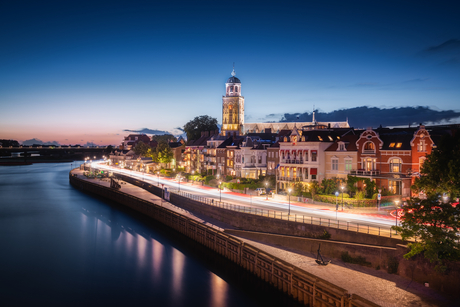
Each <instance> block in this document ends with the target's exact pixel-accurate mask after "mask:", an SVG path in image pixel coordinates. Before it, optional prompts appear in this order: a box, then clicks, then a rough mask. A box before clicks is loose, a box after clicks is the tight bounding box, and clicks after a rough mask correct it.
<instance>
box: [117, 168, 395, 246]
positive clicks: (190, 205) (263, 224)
mask: <svg viewBox="0 0 460 307" xmlns="http://www.w3.org/2000/svg"><path fill="white" fill-rule="evenodd" d="M117 177H119V178H121V179H122V180H124V181H126V182H129V183H131V184H134V185H136V186H139V187H141V188H143V189H145V190H147V191H149V192H151V193H153V194H155V195H157V196H160V197H161V195H162V189H161V188H160V187H158V186H155V185H153V184H149V183H145V182H143V181H140V180H137V179H134V178H131V177H128V176H124V175H117ZM170 201H171V203H173V204H174V205H176V206H178V207H181V208H184V209H186V210H189V211H192V212H197V213H200V214H204V215H206V216H209V217H211V218H214V219H216V220H219V221H222V222H225V223H227V224H229V225H232V226H233V227H236V228H239V229H243V230H249V231H258V232H266V233H272V234H280V235H288V236H300V237H309V238H320V237H322V236H323V235H324V231H327V232H328V233H329V234H330V239H331V240H334V241H344V242H350V243H359V244H368V245H378V246H388V247H396V245H397V244H402V243H403V242H402V241H401V240H399V239H395V238H389V237H384V236H377V235H372V234H366V233H362V232H355V231H349V230H345V229H337V228H334V227H327V226H320V225H313V224H310V223H309V220H308V219H306V220H305V223H301V222H294V221H287V220H281V219H274V218H270V217H267V216H262V215H255V214H249V213H244V212H237V211H234V210H229V209H224V208H220V207H217V206H211V205H207V204H204V203H202V202H199V201H196V200H193V199H190V198H187V197H184V196H181V195H178V194H173V193H171V198H170Z"/></svg>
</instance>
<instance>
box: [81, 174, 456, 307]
mask: <svg viewBox="0 0 460 307" xmlns="http://www.w3.org/2000/svg"><path fill="white" fill-rule="evenodd" d="M72 173H73V174H76V175H77V176H78V177H79V178H82V179H85V180H88V181H90V182H93V183H96V184H100V185H103V186H106V187H109V186H110V181H108V180H104V179H103V180H100V179H87V178H86V177H85V176H83V172H82V171H80V170H73V171H72ZM120 191H121V192H123V193H127V194H131V195H133V196H136V197H138V198H141V199H145V200H147V201H151V202H153V203H155V204H157V205H161V206H164V207H167V208H168V209H170V210H174V211H176V212H178V213H181V214H184V215H186V216H188V217H193V218H194V219H200V220H201V222H202V223H203V224H206V225H208V226H211V227H214V228H216V229H219V230H224V229H226V228H233V227H231V226H229V225H227V224H225V223H224V222H222V221H217V220H214V219H210V218H208V217H206V216H202V215H200V216H197V215H195V214H194V213H192V212H189V211H186V210H184V209H182V208H180V207H177V206H175V205H173V204H170V203H169V202H166V201H164V200H162V199H161V198H159V197H157V196H156V195H153V194H151V193H149V192H147V191H146V190H143V189H141V188H139V187H137V186H134V185H131V184H129V183H123V184H121V189H120ZM239 239H240V240H242V241H244V242H246V243H248V244H250V245H253V246H254V247H256V248H259V249H261V250H263V251H265V252H267V253H269V254H271V255H273V256H275V257H278V258H280V259H282V260H284V261H286V262H288V263H291V264H292V265H294V266H296V267H298V268H300V269H303V270H305V271H307V272H309V273H311V274H313V275H316V276H318V277H319V278H322V279H324V280H326V281H328V282H331V283H333V284H335V285H337V286H339V287H341V288H344V289H346V290H347V291H348V292H349V293H350V294H352V293H354V294H357V295H360V296H362V297H364V298H366V299H368V300H370V301H372V302H374V303H376V304H378V305H380V306H398V307H399V306H401V307H403V306H427V307H428V306H458V304H455V302H451V301H449V299H448V298H447V297H445V296H443V295H441V294H440V293H438V292H436V291H435V290H433V289H431V288H426V287H424V286H423V285H421V284H418V283H416V282H412V281H411V280H408V279H405V278H403V277H401V276H398V275H392V274H388V273H387V272H386V271H385V270H383V269H382V270H376V269H374V268H368V267H363V266H359V265H355V264H349V263H345V262H342V261H340V260H333V261H332V263H330V264H329V265H327V266H320V265H318V264H316V262H315V259H316V255H315V254H313V253H308V252H303V253H299V252H294V251H291V250H288V249H286V248H283V247H281V246H274V245H268V244H262V243H259V242H256V241H252V240H248V239H245V238H240V237H239Z"/></svg>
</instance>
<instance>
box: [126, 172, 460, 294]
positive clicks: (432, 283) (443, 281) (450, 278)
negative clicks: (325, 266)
mask: <svg viewBox="0 0 460 307" xmlns="http://www.w3.org/2000/svg"><path fill="white" fill-rule="evenodd" d="M117 177H119V178H121V179H122V180H124V181H126V182H129V183H131V184H133V185H137V186H139V187H142V188H144V189H145V190H147V191H149V192H151V193H153V194H155V195H157V196H160V197H161V196H162V193H163V190H162V189H161V188H160V187H158V186H155V185H152V184H148V183H145V182H143V181H140V180H137V179H134V178H131V177H128V176H124V175H117ZM170 201H171V203H173V204H174V205H176V206H178V207H181V208H183V209H185V210H188V211H191V212H197V213H200V214H203V215H206V216H209V217H211V218H214V219H216V220H220V221H222V222H225V223H227V224H230V225H232V226H233V227H236V228H239V229H240V230H245V231H246V232H245V233H246V234H245V235H243V233H244V232H243V231H240V232H239V233H238V234H237V233H236V232H234V234H235V235H238V236H241V237H245V238H247V239H251V238H253V239H256V237H257V240H260V241H261V242H263V240H265V241H264V242H266V243H274V242H276V241H277V240H283V241H282V242H283V244H282V246H286V244H287V242H290V246H289V247H291V248H293V249H296V250H300V251H308V252H311V251H312V250H313V251H315V250H316V249H317V245H316V244H319V241H309V242H308V245H306V246H305V245H304V244H307V241H303V240H301V239H303V238H318V237H321V235H322V234H323V233H324V231H325V230H326V231H327V232H328V233H329V234H330V235H331V237H330V238H329V240H327V241H326V242H328V243H324V244H323V243H322V244H321V253H322V254H323V255H324V256H326V257H330V258H336V259H340V258H341V257H340V256H341V255H340V254H341V252H346V251H348V252H349V255H350V256H351V257H354V258H357V257H363V258H365V259H366V261H367V262H369V263H371V265H372V267H374V268H376V267H377V266H380V268H381V269H389V263H390V262H392V265H393V266H395V265H396V267H393V269H395V270H396V272H395V273H396V274H398V275H400V276H403V277H405V278H408V279H412V280H414V281H416V282H419V283H422V284H425V283H426V284H428V286H429V287H432V288H434V289H437V290H439V291H441V292H444V293H448V294H449V295H454V296H456V297H457V296H458V297H459V299H460V286H459V283H458V281H459V280H460V263H448V264H447V265H448V268H447V270H446V272H444V273H442V272H438V271H437V270H436V269H435V264H432V263H429V261H428V260H426V259H425V258H424V257H423V256H422V255H419V256H417V257H415V258H413V259H405V258H404V257H403V255H404V254H406V253H407V252H408V247H407V246H406V245H404V244H403V242H402V241H401V240H399V239H395V238H388V237H382V236H376V235H371V234H365V233H358V232H354V231H347V230H344V229H336V228H333V227H327V226H319V225H311V224H308V223H299V222H293V221H287V220H279V219H274V218H269V217H266V216H258V215H254V214H248V213H243V212H237V211H233V210H228V209H224V208H219V207H216V206H211V205H207V204H204V203H202V202H199V201H196V200H193V199H190V198H186V197H183V196H180V195H177V194H174V193H171V197H170ZM226 231H227V232H229V233H230V232H232V231H231V230H226ZM249 232H260V233H259V234H257V235H256V234H251V236H252V237H249ZM276 235H280V237H278V238H277V237H276ZM283 236H297V237H303V238H299V239H296V238H291V239H289V240H285V239H286V237H283ZM262 237H264V238H262ZM281 238H282V239H281ZM333 241H341V242H333ZM346 243H356V244H349V245H347V244H346ZM275 244H276V243H275ZM366 245H367V246H366ZM382 247H390V249H385V248H382ZM395 248H396V250H395Z"/></svg>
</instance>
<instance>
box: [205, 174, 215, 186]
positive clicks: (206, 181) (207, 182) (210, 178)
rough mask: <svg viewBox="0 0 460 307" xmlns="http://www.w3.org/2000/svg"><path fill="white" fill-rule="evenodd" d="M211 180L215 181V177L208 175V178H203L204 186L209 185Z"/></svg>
mask: <svg viewBox="0 0 460 307" xmlns="http://www.w3.org/2000/svg"><path fill="white" fill-rule="evenodd" d="M213 179H216V177H214V176H212V175H209V176H206V177H204V182H205V184H209V182H210V181H211V180H213Z"/></svg>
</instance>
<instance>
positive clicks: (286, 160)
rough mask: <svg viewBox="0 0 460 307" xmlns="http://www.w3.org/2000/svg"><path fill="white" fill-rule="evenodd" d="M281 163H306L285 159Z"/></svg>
mask: <svg viewBox="0 0 460 307" xmlns="http://www.w3.org/2000/svg"><path fill="white" fill-rule="evenodd" d="M305 162H308V161H305ZM281 163H285V164H303V163H304V161H303V160H296V159H283V160H281Z"/></svg>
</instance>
